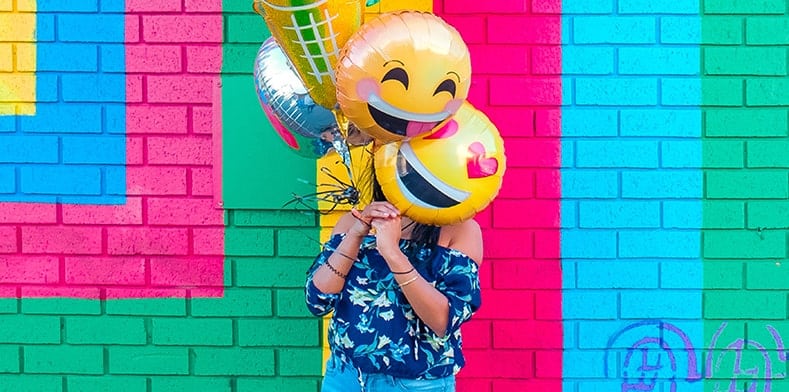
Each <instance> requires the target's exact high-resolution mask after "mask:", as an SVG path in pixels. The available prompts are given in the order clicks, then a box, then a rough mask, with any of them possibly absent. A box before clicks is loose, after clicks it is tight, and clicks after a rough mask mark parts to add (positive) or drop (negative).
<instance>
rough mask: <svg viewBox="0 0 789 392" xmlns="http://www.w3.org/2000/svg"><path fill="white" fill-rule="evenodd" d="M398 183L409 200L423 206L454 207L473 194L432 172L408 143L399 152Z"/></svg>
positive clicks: (435, 207)
mask: <svg viewBox="0 0 789 392" xmlns="http://www.w3.org/2000/svg"><path fill="white" fill-rule="evenodd" d="M397 184H398V186H399V187H400V190H401V191H402V192H403V195H404V196H405V197H406V198H407V199H408V200H410V201H411V202H412V203H414V204H415V205H418V206H420V207H423V208H434V209H437V208H449V207H453V206H456V205H458V204H460V203H462V202H463V201H465V200H466V199H468V197H469V196H470V195H471V194H470V193H469V192H466V191H462V190H460V189H457V188H454V187H452V186H451V185H449V184H447V183H445V182H443V181H441V180H440V179H439V178H438V177H436V176H435V175H433V174H432V173H430V171H429V170H428V169H427V168H426V167H425V166H424V165H423V164H422V162H421V161H419V158H417V157H416V154H414V150H413V149H412V148H411V145H410V144H408V143H403V144H402V145H401V146H400V151H398V152H397Z"/></svg>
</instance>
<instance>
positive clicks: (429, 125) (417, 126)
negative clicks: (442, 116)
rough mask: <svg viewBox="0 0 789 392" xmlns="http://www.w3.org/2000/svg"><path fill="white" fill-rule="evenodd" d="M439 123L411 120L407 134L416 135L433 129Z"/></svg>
mask: <svg viewBox="0 0 789 392" xmlns="http://www.w3.org/2000/svg"><path fill="white" fill-rule="evenodd" d="M437 124H438V123H436V122H419V121H409V122H408V126H407V127H406V129H405V134H406V136H408V137H414V136H416V135H419V134H422V133H425V132H427V131H429V130H431V129H433V128H434V127H435V126H436V125H437Z"/></svg>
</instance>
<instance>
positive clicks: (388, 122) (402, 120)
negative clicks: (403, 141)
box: [367, 94, 451, 137]
mask: <svg viewBox="0 0 789 392" xmlns="http://www.w3.org/2000/svg"><path fill="white" fill-rule="evenodd" d="M367 109H368V110H369V111H370V117H372V118H373V121H375V123H376V124H378V126H379V127H381V128H383V129H384V130H386V131H388V132H390V133H393V134H395V135H399V136H405V137H413V136H416V135H419V134H422V133H425V132H428V131H430V130H431V129H433V128H435V127H436V126H437V125H438V124H440V123H441V122H442V121H444V120H446V119H447V118H449V117H450V116H451V113H449V112H447V111H442V112H439V113H432V114H421V113H412V112H407V111H405V110H402V109H398V108H396V107H394V106H392V105H390V104H389V103H387V102H385V101H384V100H382V99H381V98H380V97H378V96H377V95H375V94H371V95H370V97H369V99H368V101H367Z"/></svg>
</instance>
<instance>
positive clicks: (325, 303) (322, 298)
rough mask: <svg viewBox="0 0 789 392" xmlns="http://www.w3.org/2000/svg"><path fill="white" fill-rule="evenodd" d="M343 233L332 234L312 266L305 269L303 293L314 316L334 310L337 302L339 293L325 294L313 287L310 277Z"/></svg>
mask: <svg viewBox="0 0 789 392" xmlns="http://www.w3.org/2000/svg"><path fill="white" fill-rule="evenodd" d="M342 239H343V235H341V234H336V235H334V236H332V237H331V238H330V239H329V241H327V242H326V243H325V244H324V245H323V251H321V253H319V254H318V256H317V257H316V258H315V261H314V262H313V263H312V266H311V267H310V268H309V270H307V282H306V285H305V287H304V290H305V293H304V297H305V299H306V301H307V309H309V311H310V313H312V314H314V315H316V316H323V315H325V314H328V313H329V312H331V311H332V310H334V305H335V303H336V302H337V298H339V294H326V293H323V292H321V291H320V290H318V288H317V287H315V284H314V283H313V282H312V277H313V275H314V274H315V271H317V270H318V268H319V267H320V266H321V265H323V264H325V263H326V261H327V260H328V259H329V256H331V254H332V252H334V249H336V248H337V246H339V244H340V242H342Z"/></svg>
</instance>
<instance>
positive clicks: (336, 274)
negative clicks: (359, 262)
mask: <svg viewBox="0 0 789 392" xmlns="http://www.w3.org/2000/svg"><path fill="white" fill-rule="evenodd" d="M363 238H364V237H359V236H354V235H351V234H347V235H346V236H345V238H343V240H342V241H341V242H340V244H339V245H337V249H336V250H335V251H334V252H332V254H331V255H329V258H328V259H327V260H326V263H324V264H323V265H321V266H320V268H318V269H317V270H316V271H315V273H314V274H313V275H312V283H313V284H315V287H316V288H317V289H318V290H320V291H321V292H322V293H325V294H336V293H339V292H340V291H342V288H343V287H345V278H344V276H347V275H348V271H350V270H351V267H353V263H354V261H355V260H356V258H357V256H358V254H359V246H360V245H361V243H362V239H363ZM329 266H331V267H329ZM332 268H333V269H334V270H332ZM340 275H342V276H340Z"/></svg>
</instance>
